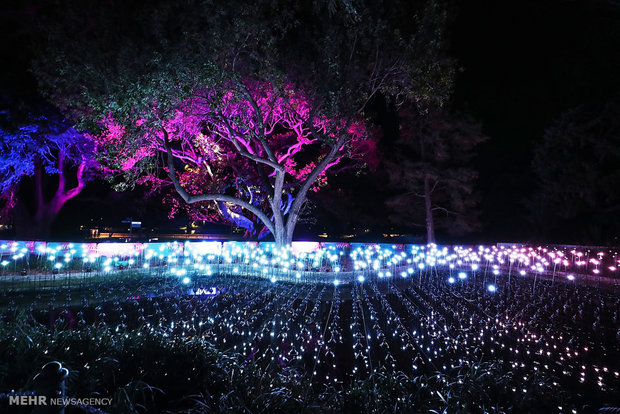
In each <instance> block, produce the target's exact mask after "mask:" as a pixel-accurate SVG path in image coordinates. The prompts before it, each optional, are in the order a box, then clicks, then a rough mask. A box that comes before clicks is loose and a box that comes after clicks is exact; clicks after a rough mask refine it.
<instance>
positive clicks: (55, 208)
mask: <svg viewBox="0 0 620 414" xmlns="http://www.w3.org/2000/svg"><path fill="white" fill-rule="evenodd" d="M44 112H49V111H44ZM4 115H5V117H4V119H2V122H1V124H0V196H1V197H2V199H3V208H2V215H3V219H5V220H6V219H9V218H12V219H13V221H14V224H15V229H16V236H17V237H18V238H47V237H49V236H50V231H51V225H52V223H53V222H54V220H55V218H56V216H57V215H58V213H59V211H60V210H61V209H62V207H63V206H64V205H65V204H66V203H67V202H68V201H69V200H71V199H72V198H74V197H75V196H77V195H78V194H79V193H80V192H81V191H82V189H83V188H84V185H85V183H86V181H87V180H88V178H89V177H90V176H91V174H90V173H91V171H92V170H93V168H94V167H95V165H96V164H95V161H94V158H93V153H94V146H93V144H92V141H91V140H90V139H89V138H88V137H87V136H85V135H83V134H80V133H78V132H77V131H76V130H75V129H74V128H73V127H72V126H71V125H70V124H69V123H68V122H67V121H66V120H65V119H63V118H62V117H60V116H58V115H56V114H48V113H46V114H45V115H43V114H40V113H39V114H33V113H30V114H28V115H26V116H23V117H21V119H15V118H13V117H12V116H11V114H10V112H9V111H4Z"/></svg>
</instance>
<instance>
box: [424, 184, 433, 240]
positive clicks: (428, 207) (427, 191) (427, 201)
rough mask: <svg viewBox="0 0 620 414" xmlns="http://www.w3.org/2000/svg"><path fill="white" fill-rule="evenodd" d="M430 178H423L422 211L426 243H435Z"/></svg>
mask: <svg viewBox="0 0 620 414" xmlns="http://www.w3.org/2000/svg"><path fill="white" fill-rule="evenodd" d="M431 195H432V190H431V177H430V176H429V175H428V174H427V175H425V176H424V209H425V211H426V243H428V244H430V243H435V224H434V222H433V202H432V199H431Z"/></svg>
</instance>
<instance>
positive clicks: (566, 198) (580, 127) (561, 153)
mask: <svg viewBox="0 0 620 414" xmlns="http://www.w3.org/2000/svg"><path fill="white" fill-rule="evenodd" d="M619 113H620V103H619V102H618V100H617V99H616V100H612V101H609V102H607V103H604V104H597V105H582V106H579V107H576V108H573V109H570V110H568V111H566V112H565V113H563V114H562V115H560V116H559V117H558V118H557V119H555V120H554V121H553V123H552V124H551V126H549V127H548V128H547V129H546V130H545V133H544V135H543V137H542V139H541V140H540V141H539V142H538V143H537V145H536V147H535V150H534V159H533V163H532V166H533V169H534V172H535V174H536V175H537V178H538V186H537V188H536V191H535V193H534V195H533V196H532V197H531V198H530V199H529V200H528V202H527V204H528V207H529V209H530V218H531V219H532V221H533V223H534V225H535V228H536V229H538V230H539V236H541V237H544V238H546V239H549V238H555V239H557V240H558V241H563V242H581V243H584V242H589V243H617V242H618V241H617V238H618V237H620V220H618V211H620V196H619V195H618V192H617V191H615V188H616V187H615V186H616V184H617V183H618V180H620V170H619V169H618V165H619V164H620V118H619V117H618V114H619Z"/></svg>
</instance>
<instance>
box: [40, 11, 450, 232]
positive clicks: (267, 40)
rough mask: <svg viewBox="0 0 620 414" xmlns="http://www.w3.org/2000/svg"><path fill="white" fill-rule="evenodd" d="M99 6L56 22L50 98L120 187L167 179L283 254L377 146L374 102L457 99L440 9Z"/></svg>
mask: <svg viewBox="0 0 620 414" xmlns="http://www.w3.org/2000/svg"><path fill="white" fill-rule="evenodd" d="M91 3H93V4H87V5H86V4H83V3H80V4H79V5H67V4H65V3H63V4H60V5H58V6H57V7H55V8H52V9H51V11H50V12H49V13H48V15H49V16H50V17H49V18H48V19H47V20H46V21H43V22H42V25H41V26H42V27H43V28H44V29H43V33H42V37H41V45H42V48H41V50H39V55H38V56H39V58H38V59H37V60H36V61H35V64H34V72H35V74H36V76H37V78H38V80H39V83H40V86H41V89H42V90H43V91H44V92H45V93H46V95H47V96H48V97H49V98H50V99H51V100H52V101H53V102H54V103H55V104H57V105H58V106H59V107H60V108H61V109H62V110H63V111H65V112H66V113H69V114H71V115H72V116H73V117H75V119H76V120H78V121H79V125H80V127H81V128H86V129H88V130H90V131H91V133H92V136H94V137H96V139H97V140H98V141H99V143H100V146H99V147H98V152H99V154H100V158H101V160H102V162H103V163H104V165H105V166H106V168H107V170H106V171H107V172H108V173H110V174H111V175H112V176H114V177H115V178H114V180H116V183H117V184H118V185H119V187H130V186H132V185H133V184H135V183H137V182H148V183H154V184H157V185H163V184H164V183H163V182H162V180H167V181H168V183H169V182H172V184H173V187H174V189H175V190H176V192H177V193H178V195H179V196H180V198H182V199H183V201H184V202H186V203H189V204H193V203H201V202H205V201H216V202H217V209H216V210H217V211H219V213H221V214H222V216H223V217H224V218H226V219H229V220H231V218H233V217H235V216H236V217H240V218H239V219H238V220H235V219H234V218H233V221H235V222H236V223H237V224H239V225H242V226H243V227H246V229H248V230H250V231H253V230H252V229H251V227H250V224H249V223H253V222H255V221H256V220H259V221H261V222H262V224H264V226H265V227H266V228H267V229H268V230H269V231H270V232H271V233H273V234H274V236H275V237H276V241H278V242H279V243H281V244H285V243H287V242H290V240H291V239H292V236H293V231H294V228H295V225H296V223H297V220H298V217H299V214H300V212H301V211H302V208H303V205H304V203H305V201H306V198H307V193H308V191H310V190H311V189H312V188H314V189H316V188H317V186H320V185H321V183H322V181H321V180H322V179H323V178H322V177H324V175H325V172H326V171H327V170H328V169H331V170H337V168H335V166H336V165H340V166H342V165H344V164H342V163H343V162H345V160H346V159H349V160H351V159H352V160H353V161H354V162H355V161H357V162H362V163H363V157H362V156H361V154H362V152H363V151H365V150H371V149H372V145H370V147H368V145H367V144H362V143H363V142H364V141H365V140H366V139H367V138H368V137H367V134H366V128H365V127H364V121H365V120H366V119H365V118H366V113H365V108H366V106H367V103H368V102H369V100H371V99H372V98H373V97H374V96H376V95H377V94H383V95H385V96H388V97H389V98H390V99H392V100H394V101H396V102H404V101H412V102H416V103H418V104H420V105H422V104H431V103H432V104H441V103H442V102H443V101H444V99H445V97H446V95H447V94H448V92H449V89H450V87H451V79H452V62H451V61H450V60H449V59H446V58H444V57H443V55H442V53H441V46H442V36H443V29H444V23H445V13H444V11H443V10H442V8H441V7H440V6H439V5H438V4H437V3H435V2H430V3H427V4H426V5H421V4H417V3H415V2H413V3H409V2H402V4H401V3H399V4H396V5H392V7H386V5H385V4H383V3H382V2H377V3H375V2H363V1H359V2H348V1H347V2H338V1H330V2H327V3H322V2H315V3H314V4H313V5H310V4H305V3H304V2H292V1H286V0H282V1H269V2H255V1H242V2H235V3H234V4H230V3H228V2H212V1H201V0H192V1H189V2H183V3H175V4H170V3H165V2H161V3H160V2H155V3H152V4H149V5H146V6H145V5H142V4H140V5H139V4H137V3H133V2H127V3H123V4H122V5H116V4H108V3H102V2H97V1H94V2H91ZM85 8H89V9H93V10H96V13H93V14H92V15H91V16H92V17H91V18H90V19H88V21H87V24H84V23H83V19H82V16H83V14H82V13H83V12H84V9H85ZM364 145H366V147H365V146H364ZM302 150H304V151H303V154H302ZM162 167H163V168H162ZM163 170H167V178H166V176H165V175H162V171H163ZM259 193H260V194H261V196H258V194H259ZM224 203H225V204H224ZM235 206H236V207H235ZM209 214H213V210H211V213H207V216H209ZM243 223H244V224H245V225H243Z"/></svg>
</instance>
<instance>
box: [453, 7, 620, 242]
mask: <svg viewBox="0 0 620 414" xmlns="http://www.w3.org/2000/svg"><path fill="white" fill-rule="evenodd" d="M619 28H620V4H618V3H616V4H615V5H614V4H613V1H609V2H605V1H600V2H597V1H520V2H491V1H471V2H463V5H462V6H461V7H459V8H458V12H457V17H456V20H455V22H454V24H453V27H452V47H453V54H454V55H455V56H456V57H457V58H458V60H459V63H460V66H461V67H462V68H463V72H461V73H460V75H459V77H458V79H457V85H456V93H455V100H456V103H457V105H458V106H459V107H460V108H461V109H463V110H466V111H469V112H471V113H472V114H473V115H474V116H475V117H476V118H478V119H480V120H481V121H482V124H483V131H484V132H485V133H486V134H487V135H488V136H489V137H491V139H490V140H489V141H488V142H487V143H485V144H483V145H482V146H481V148H480V151H479V157H478V160H477V168H478V170H479V171H480V183H479V185H480V189H481V192H482V193H483V203H482V208H483V217H482V219H483V222H484V224H485V231H484V237H483V238H484V239H487V240H491V241H494V240H502V239H503V240H523V239H526V240H527V239H528V238H530V237H532V236H531V232H530V231H529V228H528V227H529V226H528V223H527V221H526V212H525V207H524V205H523V199H524V198H525V196H526V195H527V194H528V193H529V192H530V191H531V190H532V188H533V187H534V186H535V185H536V182H535V179H534V177H533V176H532V173H531V169H530V162H531V158H532V148H533V145H534V144H535V142H536V141H537V140H539V139H540V138H541V137H542V135H543V132H544V129H545V128H546V127H547V126H549V124H550V122H551V121H552V120H553V119H554V118H555V117H557V116H558V115H560V114H561V113H562V112H564V111H566V110H567V109H569V108H572V107H574V106H577V105H580V104H590V103H595V102H599V101H602V100H606V99H609V98H611V97H613V96H614V95H617V94H618V92H619V91H620V77H619V76H618V74H620V29H619Z"/></svg>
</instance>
